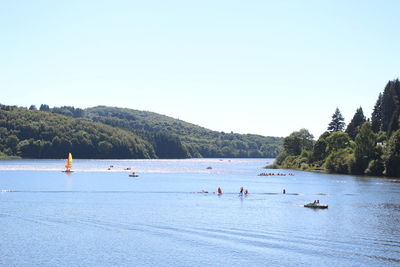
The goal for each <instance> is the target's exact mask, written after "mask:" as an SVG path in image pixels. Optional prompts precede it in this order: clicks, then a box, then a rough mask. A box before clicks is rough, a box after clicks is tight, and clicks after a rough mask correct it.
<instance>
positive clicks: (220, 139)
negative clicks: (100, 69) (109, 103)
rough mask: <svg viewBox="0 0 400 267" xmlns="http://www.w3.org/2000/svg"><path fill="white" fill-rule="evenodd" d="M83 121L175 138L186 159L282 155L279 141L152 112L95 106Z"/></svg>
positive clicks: (138, 132)
mask: <svg viewBox="0 0 400 267" xmlns="http://www.w3.org/2000/svg"><path fill="white" fill-rule="evenodd" d="M84 117H85V118H87V119H89V120H92V121H96V122H101V123H104V124H107V125H111V126H114V127H118V128H121V129H126V130H130V131H132V132H134V133H136V134H138V135H140V136H143V137H146V135H147V134H149V133H150V134H155V133H164V134H167V135H170V136H176V137H178V138H179V139H180V141H181V142H182V144H183V145H184V147H185V148H186V149H187V152H188V154H189V155H188V156H189V157H211V158H215V157H232V158H237V157H242V158H247V157H252V158H261V157H263V158H272V157H275V156H276V155H277V154H279V152H280V151H281V146H282V141H283V139H282V138H279V137H266V136H261V135H253V134H245V135H243V134H236V133H224V132H217V131H212V130H209V129H206V128H204V127H200V126H198V125H195V124H191V123H188V122H185V121H182V120H178V119H174V118H171V117H168V116H165V115H160V114H157V113H154V112H148V111H139V110H134V109H127V108H117V107H106V106H97V107H93V108H88V109H86V110H84Z"/></svg>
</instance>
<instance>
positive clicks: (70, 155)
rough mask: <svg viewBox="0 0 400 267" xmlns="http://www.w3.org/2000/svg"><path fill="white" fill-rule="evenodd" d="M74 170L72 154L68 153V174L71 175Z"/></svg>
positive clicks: (66, 166) (66, 165) (66, 168)
mask: <svg viewBox="0 0 400 267" xmlns="http://www.w3.org/2000/svg"><path fill="white" fill-rule="evenodd" d="M71 168H72V154H71V153H68V158H67V164H65V171H63V172H66V173H71V172H73V171H71Z"/></svg>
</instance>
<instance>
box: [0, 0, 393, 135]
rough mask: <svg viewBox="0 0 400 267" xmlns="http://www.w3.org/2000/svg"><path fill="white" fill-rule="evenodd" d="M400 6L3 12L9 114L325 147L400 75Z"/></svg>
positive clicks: (10, 5)
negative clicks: (145, 118)
mask: <svg viewBox="0 0 400 267" xmlns="http://www.w3.org/2000/svg"><path fill="white" fill-rule="evenodd" d="M399 10H400V1H390V0H385V1H378V0H376V1H362V0H360V1H351V0H343V1H340V0H335V1H328V0H316V1H311V0H310V1H307V0H304V1H296V0H293V1H284V0H279V1H278V0H275V1H265V0H260V1H251V0H250V1H234V0H226V1H225V0H224V1H222V0H221V1H218V0H212V1H208V0H202V1H188V0H182V1H163V0H160V1H118V0H113V1H111V0H110V1H99V0H93V1H89V0H87V1H85V0H82V1H72V0H68V1H31V0H29V1H18V0H17V1H1V2H0V33H1V37H0V73H1V74H0V90H1V98H0V103H2V104H7V105H18V106H30V105H31V104H34V105H36V106H40V104H42V103H45V104H48V105H50V106H51V107H52V106H62V105H72V106H75V107H81V108H85V107H91V106H95V105H109V106H118V107H127V108H133V109H139V110H148V111H154V112H158V113H161V114H165V115H168V116H171V117H174V118H180V119H182V120H185V121H188V122H191V123H195V124H198V125H201V126H204V127H207V128H210V129H213V130H218V131H225V132H230V131H234V132H239V133H256V134H262V135H273V136H286V135H288V134H290V133H291V132H292V131H295V130H299V129H300V128H307V129H309V130H310V131H311V133H313V134H314V135H315V136H319V135H320V134H321V133H322V132H323V131H324V130H325V129H326V127H327V125H328V123H329V122H330V119H331V115H332V114H333V112H334V111H335V108H336V107H339V109H340V110H341V111H342V113H343V115H344V117H345V119H346V122H347V123H348V122H349V120H350V119H351V117H352V116H353V115H354V112H355V111H356V109H357V108H358V107H359V106H362V107H363V109H364V113H365V114H366V115H367V116H370V114H371V111H372V108H373V105H374V104H375V101H376V99H377V96H378V94H379V92H382V91H383V88H384V86H385V84H386V83H387V81H388V80H392V79H395V78H397V77H399V71H400V49H399V48H400V16H399Z"/></svg>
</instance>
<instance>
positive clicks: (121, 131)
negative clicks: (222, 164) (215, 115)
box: [0, 104, 282, 158]
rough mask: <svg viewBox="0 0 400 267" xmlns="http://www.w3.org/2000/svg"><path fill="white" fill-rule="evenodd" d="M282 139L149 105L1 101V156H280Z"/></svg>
mask: <svg viewBox="0 0 400 267" xmlns="http://www.w3.org/2000/svg"><path fill="white" fill-rule="evenodd" d="M281 144H282V138H275V137H263V136H258V135H240V134H234V133H228V134H226V133H223V132H221V133H220V132H215V131H211V130H208V129H205V128H202V127H199V126H196V125H193V124H190V123H186V122H183V121H180V120H177V119H172V118H170V117H167V116H164V115H160V114H156V113H151V112H146V111H136V110H130V109H121V108H111V107H104V106H103V107H95V108H91V109H86V110H84V109H80V108H75V107H72V106H63V107H53V108H50V107H49V106H48V105H46V104H42V105H40V107H39V108H37V107H36V106H34V105H31V106H30V107H29V108H24V107H17V106H6V105H0V158H7V157H13V156H17V157H22V158H63V157H65V156H66V154H67V153H68V152H72V153H73V155H74V157H75V158H190V157H275V156H276V155H277V154H278V153H279V152H280V149H281Z"/></svg>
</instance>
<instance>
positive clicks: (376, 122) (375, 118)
mask: <svg viewBox="0 0 400 267" xmlns="http://www.w3.org/2000/svg"><path fill="white" fill-rule="evenodd" d="M371 127H372V131H374V133H377V132H379V131H380V130H381V127H382V93H379V96H378V100H376V103H375V106H374V111H373V112H372V114H371Z"/></svg>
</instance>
